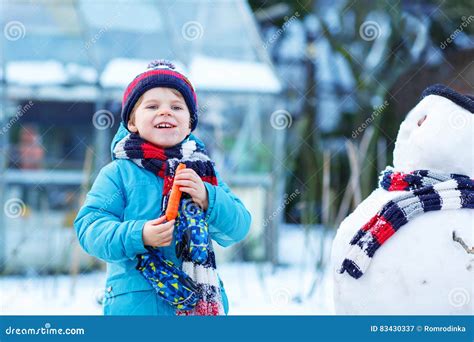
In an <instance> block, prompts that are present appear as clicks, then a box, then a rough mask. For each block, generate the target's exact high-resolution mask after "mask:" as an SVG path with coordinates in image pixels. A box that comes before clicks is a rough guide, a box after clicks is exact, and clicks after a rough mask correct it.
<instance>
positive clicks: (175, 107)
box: [173, 106, 183, 110]
mask: <svg viewBox="0 0 474 342" xmlns="http://www.w3.org/2000/svg"><path fill="white" fill-rule="evenodd" d="M173 109H174V110H181V109H183V108H181V107H180V106H173Z"/></svg>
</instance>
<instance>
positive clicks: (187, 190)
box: [179, 187, 196, 195]
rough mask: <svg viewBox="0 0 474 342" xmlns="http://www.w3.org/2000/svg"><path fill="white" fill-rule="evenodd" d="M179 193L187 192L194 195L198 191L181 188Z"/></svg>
mask: <svg viewBox="0 0 474 342" xmlns="http://www.w3.org/2000/svg"><path fill="white" fill-rule="evenodd" d="M179 191H181V192H185V193H187V194H190V195H192V194H194V193H195V191H196V189H194V188H189V187H180V188H179Z"/></svg>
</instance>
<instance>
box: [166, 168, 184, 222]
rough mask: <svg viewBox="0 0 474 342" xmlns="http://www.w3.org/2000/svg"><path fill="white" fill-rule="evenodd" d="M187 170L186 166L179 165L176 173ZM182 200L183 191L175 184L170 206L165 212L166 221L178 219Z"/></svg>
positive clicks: (169, 201) (169, 200) (172, 189)
mask: <svg viewBox="0 0 474 342" xmlns="http://www.w3.org/2000/svg"><path fill="white" fill-rule="evenodd" d="M185 168H186V164H183V163H179V165H178V167H177V168H176V173H178V171H179V170H182V169H185ZM176 173H175V175H176ZM180 200H181V190H179V186H178V185H176V184H175V183H174V182H173V186H172V188H171V194H170V198H169V199H168V206H167V207H166V212H165V216H166V221H171V220H174V219H175V218H176V217H178V207H179V201H180Z"/></svg>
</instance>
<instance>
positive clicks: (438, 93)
mask: <svg viewBox="0 0 474 342" xmlns="http://www.w3.org/2000/svg"><path fill="white" fill-rule="evenodd" d="M393 164H394V165H393V168H390V167H389V168H387V169H386V170H385V171H383V172H382V174H381V178H380V185H379V187H378V188H377V189H376V190H375V191H373V192H372V193H371V195H370V196H369V197H368V198H366V199H365V200H364V201H363V202H362V203H361V204H360V205H359V206H358V207H357V208H356V209H355V211H354V212H353V213H352V214H350V215H349V216H348V217H347V218H346V219H345V220H344V221H343V222H342V223H341V225H340V227H339V229H338V231H337V234H336V237H335V239H334V242H333V248H332V255H331V265H332V267H333V270H334V273H333V277H334V304H335V310H336V313H337V314H351V315H379V314H382V315H416V314H420V315H430V314H432V315H468V314H469V315H472V314H473V301H474V291H473V288H474V282H473V280H474V277H473V275H474V254H473V253H474V250H473V245H474V210H473V209H474V192H473V183H474V180H473V179H474V97H472V96H467V95H462V94H459V93H457V92H455V91H454V90H452V89H450V88H448V87H446V86H443V85H434V86H431V87H429V88H427V89H426V90H425V91H424V92H423V94H422V100H421V101H420V102H419V103H418V105H417V106H416V107H414V108H413V109H412V110H411V111H410V112H409V113H408V115H407V117H406V118H405V120H404V121H403V122H402V124H401V126H400V130H399V132H398V136H397V141H396V143H395V149H394V154H393Z"/></svg>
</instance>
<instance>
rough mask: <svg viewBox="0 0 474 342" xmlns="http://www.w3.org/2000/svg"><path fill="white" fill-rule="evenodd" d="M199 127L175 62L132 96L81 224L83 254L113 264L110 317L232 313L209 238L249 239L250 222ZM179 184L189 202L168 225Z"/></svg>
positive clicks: (153, 70)
mask: <svg viewBox="0 0 474 342" xmlns="http://www.w3.org/2000/svg"><path fill="white" fill-rule="evenodd" d="M197 123H198V115H197V99H196V94H195V92H194V88H193V86H192V84H191V83H190V81H189V80H188V79H187V78H186V77H185V76H184V75H183V74H181V73H179V72H177V71H176V70H175V67H174V66H173V65H172V64H171V63H169V62H167V61H156V62H152V63H150V65H149V66H148V69H147V70H146V71H145V72H143V73H141V74H139V75H138V76H137V77H135V79H134V80H133V81H132V82H131V83H130V84H129V85H128V87H127V89H126V90H125V93H124V97H123V102H122V123H121V125H120V128H119V130H118V132H117V134H116V135H115V137H114V139H113V142H112V150H113V153H112V159H113V161H112V162H111V163H110V164H108V165H106V166H105V167H104V168H103V169H102V170H101V171H100V173H99V175H98V176H97V179H96V180H95V182H94V184H93V186H92V188H91V190H90V192H89V194H88V195H87V199H86V201H85V203H84V205H83V207H82V208H81V209H80V211H79V213H78V215H77V218H76V220H75V222H74V227H75V229H76V233H77V236H78V239H79V242H80V244H81V246H82V247H83V248H84V250H85V251H86V252H87V253H89V254H91V255H93V256H95V257H97V258H100V259H102V260H104V261H106V262H107V281H106V293H105V300H104V314H105V315H175V314H179V315H219V314H227V312H228V301H227V297H226V294H225V291H224V288H223V284H222V281H221V280H220V278H219V277H218V275H217V272H216V265H215V259H214V252H213V248H212V241H211V239H212V240H215V241H216V242H217V243H219V244H220V245H221V246H224V247H225V246H229V245H231V244H233V243H235V242H238V241H240V240H242V239H243V238H244V237H245V235H246V234H247V233H248V230H249V227H250V221H251V217H250V214H249V212H248V210H247V209H246V208H245V207H244V205H243V204H242V202H241V201H240V200H239V199H238V198H237V197H236V196H235V195H234V194H233V193H232V192H231V191H230V189H229V188H228V186H227V185H226V184H225V183H223V182H222V181H221V180H220V177H219V175H218V173H217V172H216V170H215V169H214V164H213V163H212V161H211V160H210V159H209V156H208V155H207V152H206V149H205V147H204V144H203V143H202V142H201V141H200V140H199V139H197V138H196V137H195V136H194V135H193V134H191V132H192V131H193V130H194V129H195V128H196V126H197ZM178 164H185V165H186V168H185V169H183V170H180V171H178V172H177V171H176V169H177V166H178ZM173 185H174V186H175V187H179V190H181V192H182V199H181V201H180V204H179V210H178V216H177V217H176V219H172V220H169V221H167V220H166V218H165V215H164V212H165V210H166V207H167V204H168V200H169V198H170V193H171V189H172V187H173ZM170 202H171V201H170Z"/></svg>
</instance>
